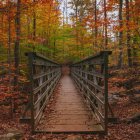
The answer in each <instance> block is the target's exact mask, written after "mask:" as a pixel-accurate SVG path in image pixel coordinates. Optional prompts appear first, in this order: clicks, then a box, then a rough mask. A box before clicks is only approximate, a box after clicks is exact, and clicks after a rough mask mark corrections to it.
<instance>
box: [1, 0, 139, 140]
mask: <svg viewBox="0 0 140 140" xmlns="http://www.w3.org/2000/svg"><path fill="white" fill-rule="evenodd" d="M102 51H111V52H112V54H111V55H110V56H109V64H108V69H109V70H108V71H109V79H108V90H109V91H108V94H109V97H108V100H109V104H110V107H111V108H112V110H113V112H114V116H115V117H117V119H119V120H118V121H117V122H115V123H109V125H108V134H107V135H105V136H100V135H91V134H60V135H56V134H47V135H45V134H36V135H33V134H31V132H30V126H29V125H27V124H21V123H20V122H19V119H20V117H21V114H22V113H23V110H24V109H25V105H26V104H27V102H29V99H28V95H29V93H30V85H29V84H30V79H29V69H28V57H27V53H28V52H34V53H38V54H40V55H42V56H45V57H46V58H47V59H49V60H52V61H54V62H57V63H59V64H61V65H62V66H68V65H71V64H73V63H75V62H79V61H80V60H83V59H86V58H88V57H91V56H94V55H96V54H98V53H99V52H102ZM63 71H68V70H67V68H64V70H63ZM60 85H61V84H60ZM54 92H56V93H54V95H55V94H58V93H57V92H59V87H58V88H57V89H56V91H55V90H54ZM54 95H52V97H51V98H52V99H50V101H51V100H53V102H55V97H54ZM48 106H49V107H50V106H53V104H52V103H50V105H48ZM139 106H140V0H0V140H22V139H23V140H49V139H52V140H61V139H64V140H88V139H89V140H92V139H93V140H138V139H139V137H140V130H139V128H140V108H139ZM49 107H48V108H49ZM19 130H20V131H19ZM9 133H10V134H13V135H14V134H15V135H17V134H18V136H17V137H16V138H15V137H14V138H13V135H12V138H11V137H10V138H9V136H7V135H8V134H9ZM19 135H22V136H21V137H20V136H19ZM19 137H20V138H19Z"/></svg>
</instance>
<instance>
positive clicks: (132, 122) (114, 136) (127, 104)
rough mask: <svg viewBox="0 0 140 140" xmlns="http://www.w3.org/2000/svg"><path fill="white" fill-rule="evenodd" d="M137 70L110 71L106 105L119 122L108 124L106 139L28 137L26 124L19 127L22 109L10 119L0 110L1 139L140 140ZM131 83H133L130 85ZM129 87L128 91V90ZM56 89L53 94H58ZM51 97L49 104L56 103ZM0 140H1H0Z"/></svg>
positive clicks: (58, 136) (3, 107)
mask: <svg viewBox="0 0 140 140" xmlns="http://www.w3.org/2000/svg"><path fill="white" fill-rule="evenodd" d="M139 72H140V71H139V70H128V69H123V70H111V71H110V75H111V77H110V79H109V102H110V105H111V108H112V110H113V112H114V114H115V117H117V118H118V122H117V123H109V125H108V135H106V136H99V135H66V134H59V135H54V134H37V135H31V133H30V127H29V126H28V125H27V124H21V123H19V118H20V117H21V108H20V107H19V109H17V111H16V113H14V114H13V116H12V117H11V115H10V107H9V106H3V105H1V106H0V135H3V134H7V133H9V132H14V131H15V132H16V131H17V132H21V134H23V137H22V140H139V139H140V129H139V128H140V119H138V118H136V117H140V115H139V114H140V107H139V106H140V97H139V95H140V81H139V78H138V76H137V74H138V75H139ZM132 83H134V84H133V85H132ZM129 87H131V89H130V88H129ZM58 88H59V87H57V88H56V90H55V94H54V95H55V96H56V94H59V92H58ZM54 95H53V97H52V99H51V102H50V104H49V105H48V107H49V106H51V104H53V102H55V96H54ZM0 140H2V139H1V138H0ZM3 140H4V139H3Z"/></svg>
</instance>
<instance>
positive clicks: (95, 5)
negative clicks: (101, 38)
mask: <svg viewBox="0 0 140 140" xmlns="http://www.w3.org/2000/svg"><path fill="white" fill-rule="evenodd" d="M94 8H95V13H94V16H95V47H98V46H97V35H98V27H97V0H95V3H94Z"/></svg>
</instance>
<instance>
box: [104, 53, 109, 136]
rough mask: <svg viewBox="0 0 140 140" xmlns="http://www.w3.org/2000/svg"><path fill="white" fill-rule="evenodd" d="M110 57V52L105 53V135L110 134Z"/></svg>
mask: <svg viewBox="0 0 140 140" xmlns="http://www.w3.org/2000/svg"><path fill="white" fill-rule="evenodd" d="M108 56H109V52H108V51H105V52H103V59H104V86H105V87H104V94H105V133H106V134H107V132H108Z"/></svg>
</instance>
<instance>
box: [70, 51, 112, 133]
mask: <svg viewBox="0 0 140 140" xmlns="http://www.w3.org/2000/svg"><path fill="white" fill-rule="evenodd" d="M110 54H111V52H110V51H103V52H101V53H99V54H97V55H96V56H92V57H89V58H86V59H84V60H82V61H79V62H77V63H75V64H73V65H71V76H72V77H73V79H74V81H75V82H76V85H77V86H78V88H79V89H80V91H81V93H82V95H83V97H84V98H85V100H86V102H87V103H88V104H89V106H90V107H91V109H92V111H93V113H94V114H96V115H97V117H98V119H99V121H100V122H101V124H102V127H103V129H104V131H105V132H106V133H107V124H108V56H109V55H110Z"/></svg>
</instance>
